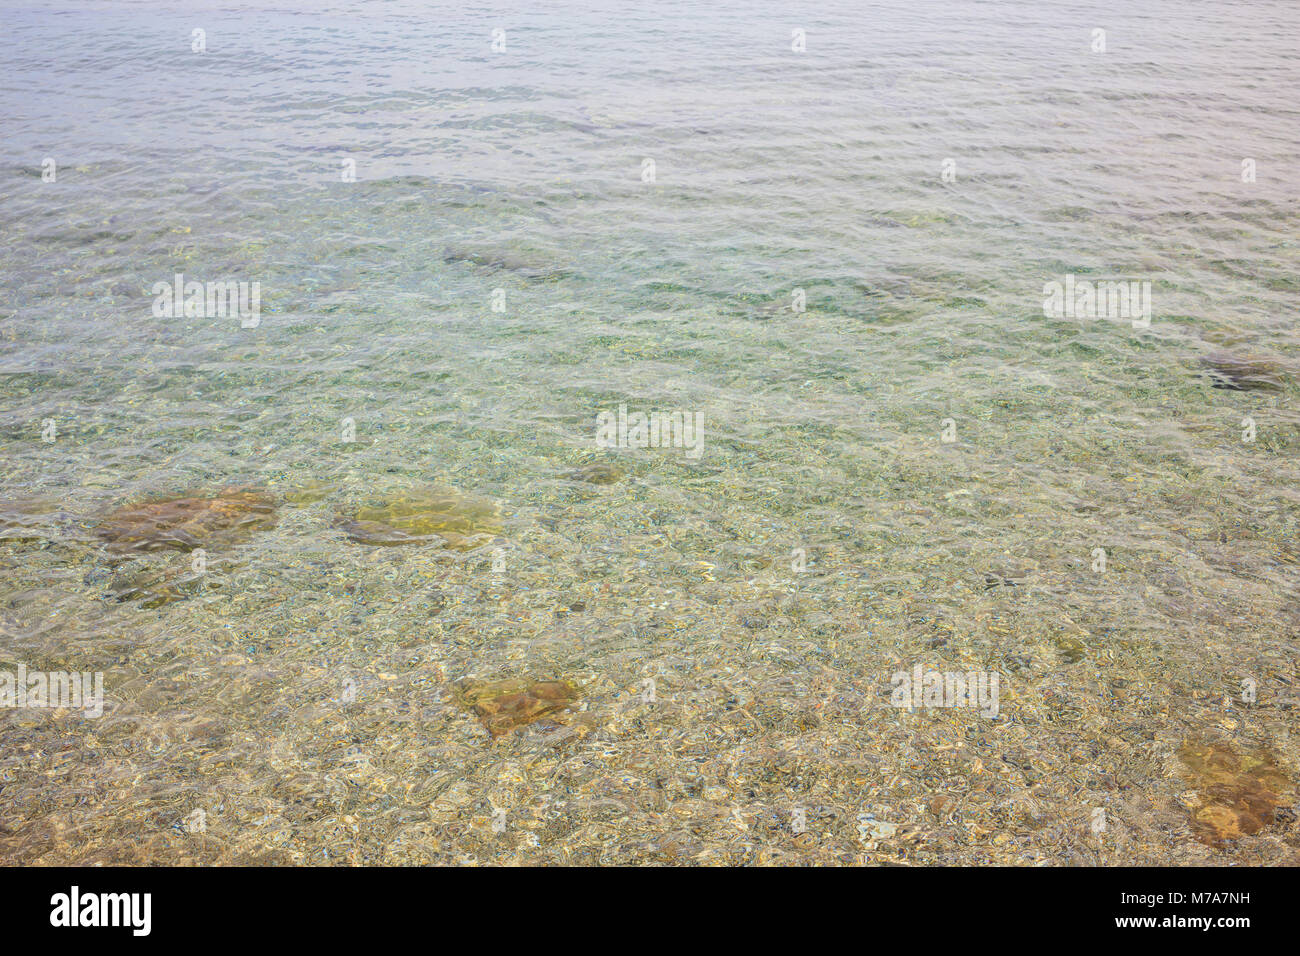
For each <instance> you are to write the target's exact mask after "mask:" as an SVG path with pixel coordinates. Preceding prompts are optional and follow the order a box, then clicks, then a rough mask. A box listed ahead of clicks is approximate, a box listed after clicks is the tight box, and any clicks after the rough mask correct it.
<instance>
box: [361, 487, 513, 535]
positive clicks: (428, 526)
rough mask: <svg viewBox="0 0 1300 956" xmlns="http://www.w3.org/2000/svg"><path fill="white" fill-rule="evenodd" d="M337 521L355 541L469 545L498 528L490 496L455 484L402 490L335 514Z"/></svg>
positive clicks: (498, 513)
mask: <svg viewBox="0 0 1300 956" xmlns="http://www.w3.org/2000/svg"><path fill="white" fill-rule="evenodd" d="M338 526H339V527H340V528H342V529H343V531H344V532H345V533H346V534H347V536H348V539H349V540H351V541H354V542H356V543H357V544H371V545H380V546H396V545H406V544H439V545H441V546H443V547H446V548H452V549H454V550H457V551H469V550H472V549H474V548H477V547H480V546H482V545H484V544H487V543H488V542H490V541H491V540H492V539H493V538H494V537H495V536H496V535H498V534H500V533H501V531H502V525H501V508H500V506H499V505H498V504H497V503H496V502H495V501H492V500H491V499H489V498H483V497H480V496H478V495H470V494H466V493H464V492H461V491H457V490H456V489H454V488H438V487H433V488H427V489H417V490H413V491H406V492H401V493H397V494H393V495H389V496H387V497H385V498H381V499H378V500H376V501H372V502H369V503H367V504H365V505H363V506H361V507H359V508H356V509H353V510H351V511H342V512H340V513H339V514H338Z"/></svg>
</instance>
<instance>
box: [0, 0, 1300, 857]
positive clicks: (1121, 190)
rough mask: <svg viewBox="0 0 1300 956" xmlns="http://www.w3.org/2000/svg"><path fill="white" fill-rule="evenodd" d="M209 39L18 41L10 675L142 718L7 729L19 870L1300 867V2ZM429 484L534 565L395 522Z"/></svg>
mask: <svg viewBox="0 0 1300 956" xmlns="http://www.w3.org/2000/svg"><path fill="white" fill-rule="evenodd" d="M183 6H185V8H186V9H185V11H184V12H183V13H180V14H178V13H176V12H175V10H174V7H175V5H163V4H154V3H149V2H145V3H115V2H111V3H110V2H105V3H94V2H85V3H76V4H53V5H50V6H49V7H46V6H39V5H35V4H32V5H23V4H18V5H12V6H8V7H7V8H6V14H5V30H4V31H3V34H2V35H0V62H3V64H4V70H3V75H2V78H0V116H2V117H3V119H2V120H0V128H2V129H3V133H4V135H3V137H2V144H0V226H2V228H3V235H4V242H3V243H2V244H0V289H2V290H3V296H2V297H0V670H12V669H13V668H15V667H16V666H17V665H18V664H20V663H22V664H25V665H26V666H27V667H28V668H31V669H43V670H46V671H57V670H72V671H102V672H103V674H104V686H105V696H106V701H105V713H104V715H103V716H102V717H99V718H93V719H92V718H85V717H82V716H80V715H78V714H76V713H69V712H65V711H56V712H51V711H49V710H41V709H33V708H26V709H5V710H0V738H2V739H3V748H0V860H3V861H4V862H6V863H29V864H30V863H36V864H57V863H82V864H92V863H162V864H183V863H236V862H245V863H247V862H256V863H303V864H373V863H388V864H408V863H481V864H490V863H491V864H496V863H572V864H585V863H628V862H640V863H669V864H690V863H703V864H723V863H765V864H824V863H862V862H865V863H880V862H903V863H909V864H932V863H961V864H977V863H989V862H1003V863H1017V864H1040V863H1047V864H1097V863H1104V864H1137V863H1173V864H1182V863H1207V862H1238V863H1269V864H1283V863H1291V864H1294V863H1297V862H1300V852H1298V848H1300V831H1298V830H1297V824H1296V815H1295V811H1294V805H1295V801H1296V796H1297V794H1296V792H1295V789H1294V788H1295V781H1297V780H1300V748H1298V747H1297V744H1296V741H1295V739H1294V738H1293V736H1292V731H1293V729H1294V728H1295V723H1296V714H1297V707H1300V690H1298V689H1297V682H1300V671H1298V668H1297V665H1296V651H1297V641H1298V640H1300V598H1298V597H1297V583H1298V578H1300V539H1298V537H1297V503H1298V502H1297V498H1298V494H1297V477H1298V476H1300V469H1298V468H1297V452H1298V451H1300V429H1298V426H1300V416H1298V415H1297V412H1296V405H1295V399H1296V395H1297V384H1296V369H1297V368H1298V367H1300V341H1298V340H1297V333H1296V328H1295V320H1296V301H1297V292H1300V280H1298V279H1297V266H1300V246H1298V245H1297V241H1298V240H1297V226H1298V225H1300V205H1298V202H1297V199H1298V195H1300V189H1298V188H1297V187H1298V184H1300V162H1298V161H1297V158H1296V156H1297V150H1296V146H1297V143H1296V136H1297V128H1298V127H1297V120H1298V119H1300V109H1298V108H1297V104H1296V98H1295V91H1296V90H1297V89H1300V52H1297V51H1298V50H1300V44H1298V43H1297V39H1298V38H1300V9H1298V8H1297V7H1296V6H1295V5H1294V4H1293V3H1290V2H1289V0H1262V2H1252V3H1249V4H1247V3H1241V2H1235V3H1190V4H1189V3H1186V2H1178V3H1174V2H1166V0H1152V2H1149V3H1144V4H1141V5H1136V6H1141V8H1142V9H1140V10H1134V9H1130V7H1132V6H1135V5H1130V4H1117V3H1116V4H1111V3H1106V4H1073V3H1070V4H1067V3H1061V2H1037V3H1020V2H972V0H958V2H954V3H945V4H934V5H930V4H918V3H904V2H900V0H886V2H882V3H875V4H870V5H864V4H858V3H848V2H839V0H837V2H833V3H829V4H817V5H800V4H793V5H792V4H788V3H783V4H775V3H757V4H755V3H743V4H742V3H730V2H728V3H720V4H713V5H710V9H709V10H708V11H701V10H699V9H696V7H695V5H690V4H663V5H653V6H651V7H645V6H644V5H638V4H631V3H628V4H601V5H599V6H600V9H597V10H592V9H590V8H589V5H587V4H574V3H558V4H547V5H546V9H545V10H542V9H540V8H536V9H532V10H530V11H527V12H519V11H515V12H511V11H509V10H506V9H502V10H501V11H499V12H496V13H481V12H474V13H469V12H466V11H465V10H463V9H462V8H461V7H460V6H459V5H453V4H441V3H432V4H416V3H409V2H392V3H349V4H341V3H340V4H328V3H325V4H320V3H312V4H307V5H304V6H303V8H301V9H298V8H290V7H288V6H287V5H285V6H280V5H269V4H265V3H246V4H234V5H220V6H206V5H203V4H185V5H183ZM196 27H197V28H202V29H204V30H205V31H206V42H207V51H206V52H204V53H195V52H192V50H191V31H192V30H193V29H195V28H196ZM1098 27H1100V28H1104V29H1105V30H1106V42H1107V49H1106V52H1104V53H1094V52H1093V51H1092V50H1091V48H1090V47H1091V43H1092V31H1093V30H1094V28H1098ZM496 28H502V29H504V30H505V31H506V50H505V51H504V52H499V53H498V52H493V50H492V31H493V29H496ZM796 28H799V29H803V30H805V31H806V37H807V49H806V51H805V52H801V53H800V52H795V51H792V49H791V31H792V30H794V29H796ZM47 157H50V158H53V159H54V160H55V161H56V163H57V178H56V180H55V181H54V182H44V181H43V180H42V176H41V171H42V161H43V160H44V159H45V158H47ZM948 158H952V159H954V160H955V164H956V166H955V169H956V179H955V181H953V182H945V181H944V178H943V176H942V171H943V163H944V160H945V159H948ZM1244 158H1252V159H1254V161H1255V163H1256V170H1257V178H1256V181H1254V182H1249V183H1248V182H1243V181H1242V175H1241V170H1242V160H1243V159H1244ZM344 159H352V160H354V161H355V164H356V165H355V168H356V181H355V182H343V181H342V176H341V168H342V167H341V165H340V164H341V162H342V161H343V160H344ZM646 159H651V160H653V161H654V173H655V174H654V181H653V182H647V181H645V180H644V178H643V162H644V160H646ZM178 272H179V273H183V274H184V275H185V276H186V278H190V279H198V280H199V281H221V282H226V281H257V282H259V283H260V285H261V296H262V299H261V303H262V312H261V317H260V318H261V321H260V324H259V325H257V327H255V328H243V327H241V324H240V322H239V320H238V318H232V317H191V318H179V319H172V318H157V317H155V316H154V314H153V312H152V310H151V309H152V302H153V295H152V293H151V289H152V286H153V284H154V283H155V282H158V281H163V282H168V281H170V280H171V278H172V276H173V275H174V274H175V273H178ZM1066 274H1075V275H1077V276H1079V277H1112V276H1123V277H1129V278H1132V279H1137V280H1147V281H1150V282H1151V284H1152V301H1153V321H1152V323H1151V327H1150V328H1149V329H1134V328H1132V327H1131V325H1130V323H1129V322H1127V321H1124V320H1118V319H1105V318H1103V319H1053V318H1045V317H1044V314H1043V292H1042V290H1043V285H1044V283H1046V282H1051V281H1053V280H1059V279H1062V278H1063V276H1065V275H1066ZM795 289H802V290H804V293H805V295H806V303H807V309H806V311H804V312H801V313H800V312H795V311H793V310H792V308H791V303H792V294H793V291H794V290H795ZM496 290H500V293H498V295H501V294H503V295H504V303H505V309H504V311H494V310H493V294H494V292H495V291H496ZM1225 354H1226V355H1229V356H1237V357H1246V358H1248V359H1249V360H1250V361H1253V362H1256V363H1263V364H1264V366H1265V367H1266V368H1267V370H1268V372H1269V376H1270V377H1271V378H1272V379H1273V381H1272V383H1271V384H1272V387H1270V388H1239V389H1232V388H1224V387H1216V386H1222V385H1224V384H1225V382H1224V381H1222V380H1221V379H1220V380H1216V379H1215V378H1213V377H1212V376H1211V375H1209V374H1207V366H1206V364H1205V362H1206V361H1207V359H1208V360H1210V361H1217V360H1216V359H1214V358H1213V357H1214V356H1222V355H1225ZM620 405H627V406H628V407H629V409H631V410H634V411H635V410H640V411H645V412H649V411H651V410H672V409H682V410H687V411H689V412H691V413H696V412H698V413H700V414H702V416H703V422H704V446H703V453H702V455H701V456H700V457H699V458H698V459H691V458H689V457H687V456H686V455H685V454H683V451H682V450H681V449H671V448H670V449H605V448H600V447H598V446H597V443H596V416H597V415H598V414H600V413H601V412H610V411H615V412H616V411H617V409H618V407H619V406H620ZM1247 417H1250V418H1251V419H1252V420H1253V421H1254V423H1255V427H1256V436H1255V441H1253V442H1247V441H1243V437H1242V436H1243V429H1244V425H1243V421H1244V419H1245V418H1247ZM51 419H52V420H53V422H54V425H55V435H54V436H53V437H54V440H53V441H46V440H43V430H44V429H45V423H46V422H47V420H51ZM345 419H350V420H351V422H352V424H353V426H354V428H355V439H354V440H351V441H345V440H344V437H345V433H344V421H345ZM949 419H951V421H952V427H953V428H955V439H956V440H955V441H951V442H945V441H943V440H942V436H941V433H942V431H943V429H944V422H945V420H949ZM347 437H351V436H350V434H349V435H348V436H347ZM598 464H612V465H616V466H617V467H618V469H619V470H620V471H621V472H622V473H623V474H622V476H621V477H619V478H618V479H617V480H615V481H612V482H611V483H608V484H598V483H592V482H589V481H582V480H576V479H575V477H574V473H575V470H576V469H581V468H584V467H586V466H590V465H598ZM426 485H436V486H439V487H442V488H451V489H457V490H458V491H459V492H461V493H464V494H465V495H474V496H478V498H480V499H490V500H491V501H493V502H496V503H497V504H498V506H499V511H500V513H499V518H496V519H493V521H494V522H495V523H491V522H488V523H489V524H491V527H492V530H491V532H490V534H489V537H490V539H491V540H485V541H483V542H482V543H479V542H478V541H477V540H476V541H475V542H473V546H466V547H440V546H438V544H437V543H436V542H435V543H429V542H427V541H425V542H421V543H416V544H410V545H405V546H401V545H399V546H380V545H375V544H370V543H361V542H358V541H356V540H353V538H352V537H350V536H349V532H348V530H347V526H346V521H347V520H348V517H349V516H355V515H357V514H370V513H371V512H369V511H366V510H364V509H365V508H366V507H367V503H368V502H373V501H375V500H377V499H378V500H382V499H383V497H384V496H385V495H389V494H396V495H401V494H408V493H410V490H411V489H413V488H418V487H421V486H426ZM232 487H241V488H254V489H257V490H258V491H259V493H264V494H266V495H267V496H269V497H270V498H271V499H272V500H274V502H275V507H276V521H275V523H274V526H273V527H265V528H259V529H257V530H254V531H252V532H251V533H250V534H248V535H246V536H243V537H240V538H238V539H233V540H226V539H214V540H213V541H212V542H209V543H208V544H207V546H206V547H205V551H206V554H207V560H208V567H207V570H206V572H205V573H203V574H201V575H197V576H190V577H187V576H186V574H185V572H186V570H187V569H188V568H190V567H191V564H190V562H191V555H190V554H188V553H185V552H182V551H160V552H156V553H155V552H150V553H147V554H141V555H136V556H133V557H132V558H131V559H130V561H129V562H126V563H125V564H124V562H123V559H122V557H121V556H120V555H115V554H114V553H113V551H112V548H111V547H110V544H111V542H107V543H106V541H105V540H104V538H103V531H102V529H103V528H104V527H105V522H106V519H107V516H108V515H110V514H112V513H113V512H114V511H115V509H120V508H123V507H124V506H131V505H135V504H137V503H139V502H142V501H148V500H153V499H156V498H159V497H178V496H183V495H212V494H216V493H218V492H220V491H221V490H222V489H224V488H232ZM485 520H486V519H485ZM110 524H111V523H110ZM354 536H355V535H354ZM1097 548H1102V549H1104V550H1105V551H1106V562H1107V563H1106V568H1105V571H1104V572H1098V571H1096V570H1094V562H1095V557H1094V550H1095V549H1097ZM797 552H802V553H803V554H804V556H805V560H806V564H805V565H804V567H805V570H803V571H802V572H799V571H796V570H795V568H794V564H796V563H797V562H796V560H795V559H796V553H797ZM166 575H179V576H178V577H176V578H175V581H174V583H173V585H171V586H170V587H171V588H172V589H171V590H166V589H164V591H161V592H159V591H151V590H150V587H151V585H150V584H149V582H150V581H154V580H156V579H157V578H158V577H159V576H166ZM123 576H125V578H126V580H127V586H125V587H124V586H122V584H121V582H122V580H123ZM133 576H136V577H133ZM151 576H152V577H151ZM137 579H138V580H143V581H144V582H145V585H144V590H143V591H136V590H132V585H131V582H132V581H134V580H137ZM159 594H161V595H162V597H158V595H159ZM151 595H152V596H153V597H156V598H158V599H156V600H155V599H151ZM916 665H921V666H922V667H924V668H935V669H938V670H940V671H956V670H961V671H972V670H981V671H993V672H996V673H998V674H999V676H1000V712H999V713H998V715H997V717H996V718H994V719H990V718H987V717H984V716H981V715H979V714H978V713H976V712H973V711H971V710H969V709H958V708H922V709H917V710H914V711H909V710H904V709H899V708H895V707H893V706H891V704H890V690H891V676H892V675H893V674H894V673H895V672H897V671H911V669H912V668H913V667H914V666H916ZM529 681H542V682H571V684H562V683H551V684H547V685H545V686H547V687H551V688H555V687H569V686H571V685H573V686H580V687H581V692H580V694H579V695H578V696H576V697H575V699H574V700H573V701H572V702H571V703H570V706H569V707H568V708H567V709H550V705H549V704H547V705H546V706H542V705H541V704H536V699H535V698H533V697H530V698H528V700H529V702H530V704H529V706H533V707H534V710H535V711H536V713H537V714H540V715H541V716H540V718H539V719H536V720H530V721H528V722H523V723H522V725H521V726H517V727H515V726H511V725H510V722H509V721H507V722H506V723H505V724H500V723H497V724H492V723H491V722H490V720H489V719H488V718H487V717H485V716H484V715H482V714H478V713H476V712H475V711H474V709H473V707H472V706H470V705H469V704H468V703H467V701H469V702H471V703H472V701H473V700H475V699H476V698H475V697H474V693H475V691H473V690H472V689H471V690H470V691H466V690H465V688H466V687H470V688H474V687H478V686H481V685H482V684H484V683H489V684H495V682H515V683H514V684H509V686H510V687H512V688H515V689H517V687H518V686H526V685H527V684H528V682H529ZM520 682H522V683H520ZM1244 682H1252V683H1251V684H1250V686H1251V687H1253V690H1254V693H1253V694H1249V693H1248V692H1247V691H1246V690H1244V688H1245V687H1246V686H1247V685H1246V684H1245V683H1244ZM557 693H558V691H557ZM1243 695H1245V697H1251V696H1253V697H1254V699H1253V700H1249V699H1244V698H1243ZM543 696H544V695H543ZM546 700H548V701H549V698H546ZM543 711H544V713H543ZM532 715H533V712H531V711H530V712H529V716H532ZM503 728H504V729H505V732H497V731H500V730H502V729H503ZM1207 754H1208V755H1209V756H1206V755H1207ZM1261 766H1262V767H1265V768H1267V770H1266V772H1265V771H1261V770H1258V769H1257V768H1259V767H1261ZM1207 767H1208V768H1209V769H1207ZM1253 768H1255V769H1253ZM1259 790H1262V791H1264V792H1265V796H1264V797H1263V798H1259V799H1255V798H1252V796H1251V794H1252V793H1254V792H1255V791H1259ZM1261 800H1262V803H1263V804H1266V805H1268V807H1269V812H1268V813H1267V814H1266V816H1267V817H1268V819H1267V820H1266V821H1265V823H1266V825H1264V826H1262V827H1259V828H1257V832H1246V833H1242V834H1240V835H1233V836H1232V837H1231V838H1230V839H1226V840H1218V841H1215V840H1208V839H1204V836H1205V831H1204V829H1203V824H1204V823H1205V821H1206V820H1207V819H1210V818H1214V819H1219V817H1218V816H1215V814H1213V813H1210V814H1209V815H1208V816H1207V815H1206V813H1204V812H1202V813H1201V815H1200V816H1199V817H1198V815H1197V814H1198V808H1201V810H1204V808H1205V806H1206V804H1207V803H1208V804H1210V805H1211V806H1212V807H1213V806H1216V805H1221V806H1229V807H1230V808H1232V807H1237V808H1238V809H1240V808H1241V807H1242V806H1245V805H1246V804H1250V805H1251V806H1252V807H1255V808H1256V809H1257V807H1258V805H1259V804H1260V802H1261ZM1216 801H1217V804H1216ZM1252 801H1253V802H1252ZM501 811H504V813H503V812H501ZM1098 811H1103V812H1102V813H1101V814H1100V815H1099V813H1098ZM1243 812H1245V811H1243ZM1251 812H1254V811H1253V810H1252V811H1251ZM1099 821H1100V823H1099ZM1198 821H1199V823H1198ZM1248 829H1251V828H1248Z"/></svg>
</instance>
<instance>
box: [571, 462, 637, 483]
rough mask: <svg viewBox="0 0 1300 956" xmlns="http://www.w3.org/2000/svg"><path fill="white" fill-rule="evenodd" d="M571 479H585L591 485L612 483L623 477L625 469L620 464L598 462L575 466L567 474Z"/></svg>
mask: <svg viewBox="0 0 1300 956" xmlns="http://www.w3.org/2000/svg"><path fill="white" fill-rule="evenodd" d="M565 477H566V478H568V479H569V480H570V481H585V482H586V483H587V484H589V485H612V484H614V483H615V482H616V481H621V480H622V478H623V469H622V468H620V467H618V465H611V464H607V463H605V462H597V463H596V464H594V465H584V466H583V467H581V468H575V469H574V470H573V471H571V472H569V473H568V474H567V475H566V476H565Z"/></svg>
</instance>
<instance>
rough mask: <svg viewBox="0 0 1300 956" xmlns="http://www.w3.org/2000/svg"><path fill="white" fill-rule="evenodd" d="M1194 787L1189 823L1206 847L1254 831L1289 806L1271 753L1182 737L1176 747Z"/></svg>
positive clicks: (1286, 785)
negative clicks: (1243, 751)
mask: <svg viewBox="0 0 1300 956" xmlns="http://www.w3.org/2000/svg"><path fill="white" fill-rule="evenodd" d="M1178 759H1179V760H1181V761H1182V763H1183V766H1184V767H1186V768H1187V771H1188V774H1187V776H1188V779H1189V780H1190V781H1191V783H1192V786H1193V787H1194V788H1195V789H1194V791H1193V793H1192V795H1191V801H1190V803H1191V806H1190V810H1191V817H1192V827H1193V829H1194V830H1195V832H1196V838H1197V839H1198V840H1200V841H1201V842H1202V843H1205V844H1207V845H1209V846H1222V844H1223V843H1224V841H1226V840H1235V839H1237V838H1238V837H1241V836H1249V835H1251V834H1254V833H1258V832H1259V831H1260V830H1262V829H1263V828H1264V827H1266V826H1269V825H1270V824H1272V823H1274V822H1275V820H1276V818H1277V811H1278V810H1279V809H1280V808H1281V807H1283V806H1286V805H1288V804H1289V802H1290V801H1289V797H1290V796H1291V795H1292V794H1293V793H1294V788H1293V787H1292V784H1291V781H1290V780H1288V779H1287V777H1286V775H1285V774H1284V773H1282V771H1281V770H1280V769H1278V766H1277V764H1276V763H1275V762H1274V760H1273V757H1272V756H1271V755H1270V754H1267V753H1264V752H1259V753H1253V754H1244V755H1243V754H1238V753H1237V752H1236V751H1234V750H1233V749H1232V748H1231V747H1230V746H1229V745H1228V744H1226V743H1210V742H1206V741H1187V742H1185V743H1184V744H1183V745H1182V747H1180V748H1179V750H1178Z"/></svg>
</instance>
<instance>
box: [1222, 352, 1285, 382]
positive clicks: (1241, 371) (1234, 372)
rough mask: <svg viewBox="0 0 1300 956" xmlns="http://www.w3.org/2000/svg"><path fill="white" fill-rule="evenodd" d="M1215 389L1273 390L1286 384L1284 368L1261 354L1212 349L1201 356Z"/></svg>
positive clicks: (1274, 360) (1279, 363)
mask: <svg viewBox="0 0 1300 956" xmlns="http://www.w3.org/2000/svg"><path fill="white" fill-rule="evenodd" d="M1201 366H1202V367H1203V368H1204V369H1206V370H1207V371H1208V373H1209V375H1210V378H1211V380H1212V381H1211V384H1212V385H1213V386H1214V387H1215V388H1230V389H1233V390H1235V391H1248V390H1276V389H1280V388H1283V387H1284V386H1285V384H1286V379H1287V370H1286V367H1285V366H1284V365H1283V364H1282V363H1281V362H1279V361H1277V360H1276V359H1271V358H1267V357H1263V356H1250V355H1237V354H1234V353H1232V352H1213V353H1211V354H1209V355H1206V356H1204V357H1203V358H1202V359H1201Z"/></svg>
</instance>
